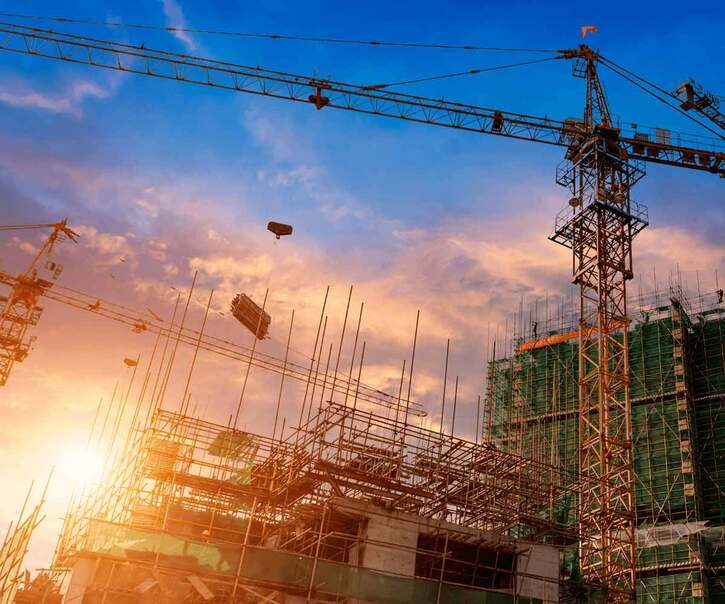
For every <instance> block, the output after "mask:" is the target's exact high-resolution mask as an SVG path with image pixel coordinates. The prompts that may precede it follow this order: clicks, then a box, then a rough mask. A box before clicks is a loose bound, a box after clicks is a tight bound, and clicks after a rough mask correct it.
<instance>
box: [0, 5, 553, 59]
mask: <svg viewBox="0 0 725 604" xmlns="http://www.w3.org/2000/svg"><path fill="white" fill-rule="evenodd" d="M0 17H7V18H11V19H28V20H34V21H50V22H55V23H69V24H75V25H90V26H94V27H107V28H111V29H142V30H151V31H164V32H168V33H189V34H203V35H213V36H227V37H237V38H258V39H267V40H287V41H293V42H315V43H322V44H347V45H351V46H391V47H399V48H425V49H442V50H471V51H490V52H532V53H533V52H536V53H556V52H559V50H555V49H550V48H510V47H501V46H478V45H475V44H436V43H429V42H404V41H403V42H400V41H394V40H360V39H355V38H336V37H320V36H301V35H288V34H274V33H257V32H242V31H228V30H218V29H204V28H196V27H173V26H166V25H148V24H140V23H121V22H118V21H101V20H97V19H80V18H79V19H76V18H72V17H47V16H42V15H28V14H23V13H0Z"/></svg>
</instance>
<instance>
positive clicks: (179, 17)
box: [161, 0, 199, 52]
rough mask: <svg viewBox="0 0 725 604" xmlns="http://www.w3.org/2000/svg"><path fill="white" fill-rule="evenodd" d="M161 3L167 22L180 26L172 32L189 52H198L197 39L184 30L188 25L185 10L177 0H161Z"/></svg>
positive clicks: (175, 26)
mask: <svg viewBox="0 0 725 604" xmlns="http://www.w3.org/2000/svg"><path fill="white" fill-rule="evenodd" d="M161 5H162V6H163V9H164V14H165V15H166V20H167V23H168V24H169V26H170V27H173V28H178V29H175V30H174V31H173V32H172V33H173V35H174V37H175V38H176V39H178V40H179V41H181V43H182V44H183V45H184V46H185V47H186V50H188V51H189V52H196V51H197V50H198V49H199V44H198V43H197V41H196V40H195V39H194V38H193V37H192V36H191V35H190V34H189V33H188V32H185V31H180V30H183V29H185V28H186V27H187V23H186V17H184V11H183V10H182V9H181V6H180V5H179V3H178V2H176V0H161Z"/></svg>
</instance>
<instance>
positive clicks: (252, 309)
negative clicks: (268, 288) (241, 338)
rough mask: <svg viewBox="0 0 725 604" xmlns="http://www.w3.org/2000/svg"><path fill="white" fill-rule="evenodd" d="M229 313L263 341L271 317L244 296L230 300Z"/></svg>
mask: <svg viewBox="0 0 725 604" xmlns="http://www.w3.org/2000/svg"><path fill="white" fill-rule="evenodd" d="M230 310H231V313H232V315H234V317H235V318H236V319H237V321H239V322H240V323H241V324H242V325H244V327H246V328H247V329H248V330H249V331H251V332H252V333H253V334H254V335H255V337H256V338H257V339H258V340H264V338H266V337H267V332H268V331H269V324H270V323H271V322H272V319H271V317H270V316H269V315H268V314H267V313H266V312H264V310H263V309H261V308H260V307H259V306H257V305H256V304H255V303H254V302H253V301H252V299H251V298H250V297H249V296H247V295H246V294H241V293H240V294H237V295H236V296H234V299H233V300H232V306H231V309H230Z"/></svg>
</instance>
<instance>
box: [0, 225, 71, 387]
mask: <svg viewBox="0 0 725 604" xmlns="http://www.w3.org/2000/svg"><path fill="white" fill-rule="evenodd" d="M18 228H21V229H25V228H33V229H36V228H51V229H53V230H52V231H51V233H50V235H48V237H47V239H46V240H45V242H44V243H43V245H42V246H41V247H40V249H39V250H38V252H37V253H36V254H35V257H34V258H33V260H32V262H31V263H30V265H29V266H28V268H27V269H26V270H25V271H24V272H23V273H21V274H20V275H18V276H17V278H16V280H15V282H14V283H13V285H12V287H11V289H10V292H9V293H8V295H7V296H0V386H4V385H5V384H6V383H7V381H8V376H9V375H10V371H11V370H12V368H13V365H14V364H15V363H19V362H22V361H23V360H25V357H26V356H28V352H29V350H30V346H31V344H32V338H27V337H26V335H27V331H28V327H30V326H32V325H36V324H37V323H38V320H39V319H40V315H41V313H42V312H43V309H42V308H41V307H40V306H38V299H39V298H40V296H41V295H42V294H43V293H44V292H45V291H47V290H48V289H50V288H51V287H53V281H52V280H51V281H49V280H48V279H44V278H42V277H39V276H38V269H39V268H40V267H39V264H40V261H41V260H42V259H43V258H49V257H50V255H51V254H52V252H53V248H54V247H55V246H56V244H57V243H58V242H59V241H61V240H62V239H65V238H67V239H70V240H71V241H74V242H75V241H76V238H77V236H78V235H77V233H75V232H74V231H72V230H71V229H70V228H69V227H68V223H67V220H65V219H64V220H61V221H60V222H58V223H54V224H38V225H19V226H6V227H2V228H1V229H0V230H15V229H18ZM44 268H45V269H47V270H48V271H49V272H50V277H51V279H53V280H55V279H57V278H58V276H59V275H60V272H61V270H62V267H61V266H60V265H58V264H55V263H53V262H48V263H47V264H46V265H45V267H44Z"/></svg>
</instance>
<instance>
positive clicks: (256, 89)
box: [0, 22, 725, 603]
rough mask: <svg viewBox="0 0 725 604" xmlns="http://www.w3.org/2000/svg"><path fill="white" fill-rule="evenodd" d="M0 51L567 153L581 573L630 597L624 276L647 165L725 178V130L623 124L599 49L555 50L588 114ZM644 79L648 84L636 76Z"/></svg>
mask: <svg viewBox="0 0 725 604" xmlns="http://www.w3.org/2000/svg"><path fill="white" fill-rule="evenodd" d="M0 50H3V51H6V52H11V53H19V54H23V55H32V56H37V57H45V58H48V59H53V60H58V61H65V62H68V63H76V64H81V65H86V66H91V67H97V68H103V69H108V70H113V71H119V72H124V73H134V74H139V75H144V76H148V77H154V78H159V79H166V80H173V81H176V82H184V83H192V84H198V85H202V86H208V87H212V88H221V89H227V90H232V91H235V92H244V93H248V94H255V95H259V96H266V97H273V98H278V99H285V100H288V101H294V102H297V103H304V104H310V105H312V106H313V107H315V109H317V110H322V109H333V108H334V109H343V110H347V111H354V112H358V113H366V114H372V115H379V116H384V117H390V118H395V119H401V120H406V121H412V122H417V123H422V124H429V125H434V126H443V127H446V128H454V129H459V130H467V131H471V132H477V133H480V134H490V135H496V136H502V137H508V138H514V139H521V140H528V141H532V142H538V143H544V144H549V145H555V146H559V147H562V148H563V149H564V161H563V162H562V163H561V164H560V165H559V166H558V168H557V170H556V182H557V183H558V184H559V185H561V186H563V187H565V188H567V189H568V190H569V197H570V199H569V205H568V207H567V208H565V210H564V211H563V212H562V213H561V214H559V216H557V218H556V220H555V226H554V233H553V234H552V235H551V236H550V239H551V240H552V241H554V242H556V243H559V244H561V245H563V246H565V247H567V248H570V249H571V250H572V277H573V281H574V283H575V284H577V285H578V286H579V290H580V330H579V417H580V420H579V461H580V463H579V467H580V473H581V475H582V478H584V479H585V480H584V482H585V483H586V484H594V485H596V486H594V487H592V488H590V489H587V490H586V491H584V492H583V493H582V494H581V497H580V500H579V523H580V526H581V527H582V531H581V532H582V534H586V535H589V536H588V537H586V538H583V540H582V542H581V544H580V551H579V554H580V566H581V570H582V574H583V576H584V577H585V578H586V579H588V580H589V581H591V582H593V583H595V584H598V585H601V586H603V587H605V588H606V589H607V594H608V595H607V598H608V601H609V602H613V603H615V602H616V603H623V602H631V601H633V600H634V592H635V522H634V502H633V497H634V496H633V492H634V473H633V457H632V418H631V401H630V385H629V376H628V370H629V366H628V343H627V338H628V335H627V331H628V330H627V325H628V320H627V281H629V280H630V279H632V277H633V269H632V241H633V239H634V238H635V236H636V235H637V234H638V233H639V232H640V231H641V230H642V229H644V228H645V227H646V226H647V225H648V214H647V208H646V207H645V206H643V205H641V204H638V203H637V202H635V201H634V200H633V199H632V196H631V191H632V188H633V187H634V185H635V184H636V183H637V182H638V181H639V180H640V179H641V178H642V177H643V176H644V174H645V170H644V166H645V163H656V164H663V165H669V166H674V167H680V168H687V169H690V170H698V171H704V172H710V173H713V174H717V175H719V176H720V177H724V176H725V147H723V143H722V141H723V140H725V137H723V136H722V134H721V133H720V132H717V131H715V130H713V129H711V128H709V127H708V126H705V127H706V128H707V129H708V130H710V132H711V133H714V134H715V136H716V137H717V139H716V141H715V142H712V143H709V144H703V143H701V142H698V141H697V140H694V141H691V140H689V139H686V138H684V137H677V138H673V137H672V136H671V133H670V132H669V131H664V130H657V131H656V132H655V133H654V135H651V134H650V133H649V132H645V131H642V130H637V129H635V130H634V131H631V130H629V131H628V130H625V129H623V128H621V127H619V126H618V125H617V124H616V123H615V122H614V120H613V119H612V115H611V112H610V109H609V106H608V102H607V99H606V97H605V94H604V89H603V87H602V83H601V81H600V77H599V67H600V66H604V67H606V68H608V69H609V70H611V71H613V72H614V73H617V74H619V75H620V76H622V77H626V78H628V79H629V78H630V77H631V75H632V74H631V72H627V71H626V70H624V71H623V70H622V68H620V67H619V66H618V65H617V64H615V63H614V62H612V61H610V60H609V59H607V58H606V57H604V56H602V55H601V54H599V53H598V52H596V51H595V50H593V49H592V48H590V47H588V46H586V45H581V46H579V47H577V48H574V49H567V50H562V51H558V52H557V54H556V56H555V57H552V58H556V59H564V60H569V61H571V62H572V73H573V75H574V76H575V77H577V78H581V79H582V80H584V82H585V88H586V95H585V99H584V113H583V116H582V118H581V119H567V120H554V119H550V118H547V117H536V116H532V115H526V114H521V113H514V112H508V111H503V110H500V109H492V108H486V107H481V106H475V105H470V104H464V103H456V102H452V101H447V100H443V99H433V98H429V97H423V96H416V95H411V94H404V93H401V92H395V91H392V90H389V89H388V88H389V86H386V85H375V86H359V85H352V84H347V83H344V82H338V81H334V80H330V79H321V78H317V77H311V76H304V75H298V74H293V73H288V72H282V71H274V70H269V69H263V68H261V67H253V66H245V65H239V64H236V63H229V62H222V61H215V60H210V59H206V58H203V57H194V56H188V55H181V54H176V53H172V52H168V51H164V50H154V49H150V48H148V47H146V46H144V45H133V44H124V43H120V42H116V41H110V40H103V39H99V38H91V37H87V36H79V35H72V34H68V33H59V32H58V31H55V30H49V29H43V28H37V27H28V26H23V25H19V24H17V23H12V22H0ZM637 85H639V86H640V87H642V84H641V83H640V82H637Z"/></svg>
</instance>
